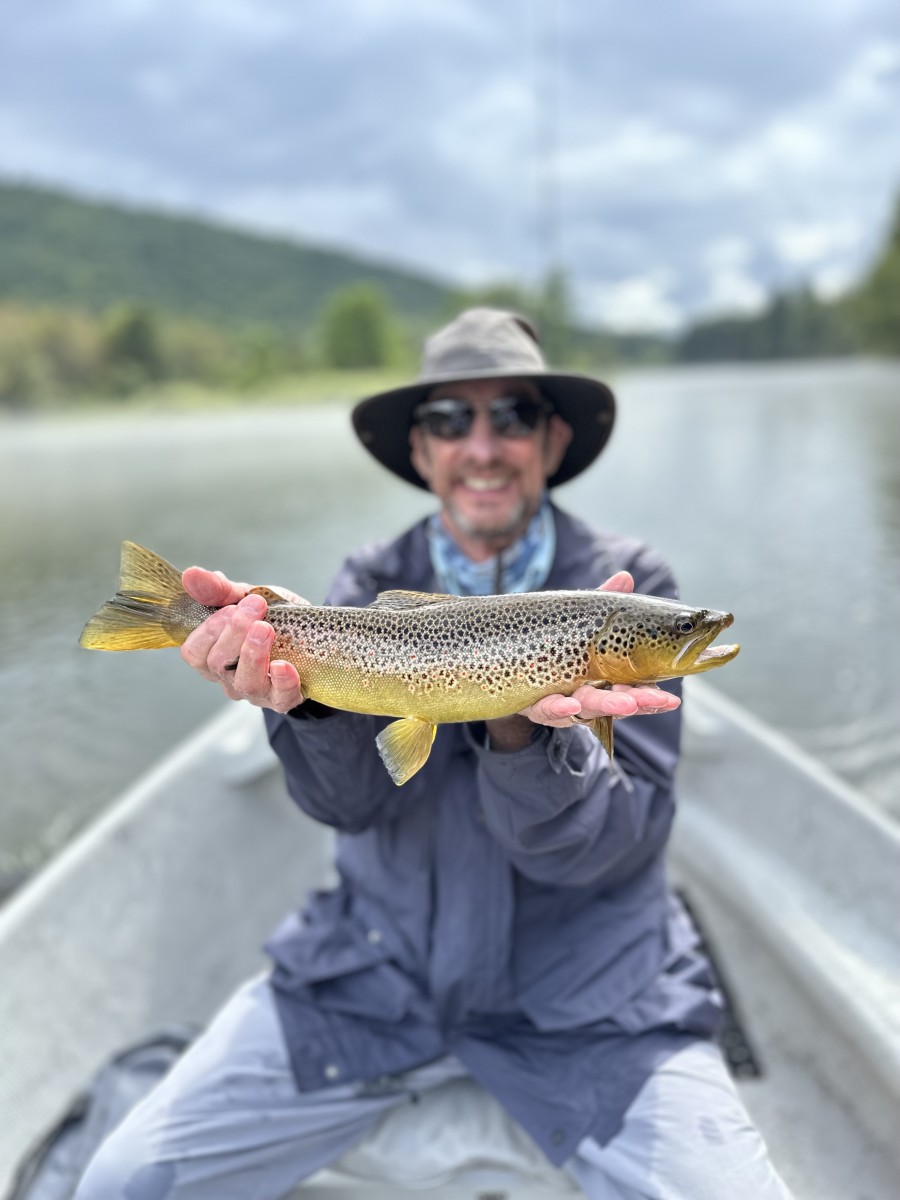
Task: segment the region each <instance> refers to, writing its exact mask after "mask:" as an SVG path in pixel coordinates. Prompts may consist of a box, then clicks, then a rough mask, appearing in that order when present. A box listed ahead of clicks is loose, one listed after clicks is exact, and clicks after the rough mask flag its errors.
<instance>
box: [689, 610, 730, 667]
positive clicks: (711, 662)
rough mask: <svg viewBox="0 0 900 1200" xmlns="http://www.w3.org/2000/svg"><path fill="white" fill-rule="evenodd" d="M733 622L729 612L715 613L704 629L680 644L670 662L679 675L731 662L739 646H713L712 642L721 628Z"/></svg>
mask: <svg viewBox="0 0 900 1200" xmlns="http://www.w3.org/2000/svg"><path fill="white" fill-rule="evenodd" d="M733 622H734V617H733V616H732V614H731V613H720V614H717V615H716V617H715V619H712V620H710V621H709V624H708V626H707V628H706V629H704V630H702V632H700V633H698V634H697V636H696V637H694V638H691V640H690V641H689V642H686V643H685V644H684V646H682V648H681V649H680V650H679V652H678V654H677V656H676V658H675V661H674V663H673V664H672V665H673V667H675V668H676V669H677V670H678V672H679V674H681V675H696V674H698V673H699V672H701V671H711V670H712V669H713V667H722V666H724V665H725V663H728V662H731V660H732V659H733V658H736V657H737V654H738V652H739V651H740V646H739V645H723V646H714V645H712V643H713V642H714V641H715V640H716V638H717V637H718V636H719V634H720V633H721V632H722V630H723V629H727V628H728V626H729V625H731V624H733Z"/></svg>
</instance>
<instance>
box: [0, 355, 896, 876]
mask: <svg viewBox="0 0 900 1200" xmlns="http://www.w3.org/2000/svg"><path fill="white" fill-rule="evenodd" d="M898 383H900V370H898V369H897V368H895V367H890V366H880V365H878V364H841V365H835V364H822V365H815V366H809V365H807V366H787V367H781V368H777V369H776V368H771V367H765V368H753V369H742V370H737V369H724V368H716V369H705V370H692V371H677V372H676V371H660V372H646V373H642V374H635V375H631V376H629V377H627V378H623V379H621V380H619V381H618V386H617V390H618V392H619V396H620V401H621V404H620V414H621V415H620V421H619V425H618V428H617V430H616V433H615V436H614V437H613V440H612V442H611V444H610V447H609V449H608V451H607V453H606V454H605V455H604V457H603V458H602V460H601V461H600V463H598V465H597V466H596V467H595V468H594V469H592V470H591V471H589V472H588V473H587V474H586V475H585V476H583V477H581V478H580V479H578V480H576V481H575V482H573V483H572V484H570V485H568V486H567V487H565V488H563V489H561V490H560V491H559V493H558V499H559V501H560V503H561V504H563V506H565V507H568V508H569V509H571V510H572V511H574V512H577V513H579V514H581V515H582V516H584V517H585V518H586V519H587V520H589V521H591V522H593V523H595V524H598V525H601V526H606V527H609V528H614V529H619V530H622V531H625V532H629V533H632V534H635V535H637V536H639V537H642V538H645V539H646V540H648V541H650V542H651V543H653V544H654V545H656V546H658V548H659V549H660V550H661V551H662V552H663V553H664V554H665V555H666V556H667V557H668V558H669V559H670V560H671V562H672V563H673V564H674V565H675V568H676V573H677V575H678V577H679V579H680V581H681V587H682V594H683V595H684V596H685V599H687V600H688V601H690V602H692V603H693V602H696V603H703V604H708V605H712V606H715V607H723V608H730V609H732V610H733V611H734V612H735V615H736V624H735V636H736V637H738V638H739V639H740V640H741V641H742V643H743V646H744V650H743V653H742V655H741V657H740V658H739V659H738V660H737V661H736V662H735V664H734V665H733V666H731V667H729V668H728V670H727V671H723V672H721V674H720V675H719V676H717V678H716V681H715V682H716V684H717V685H718V686H720V687H722V688H723V689H725V690H726V691H728V692H729V693H730V694H731V695H733V696H734V697H735V698H736V699H738V700H740V701H742V702H743V703H745V704H747V705H748V706H749V707H750V708H752V709H754V710H756V711H757V712H759V713H760V714H761V715H763V716H765V717H767V718H768V719H769V720H771V721H773V722H774V723H776V724H777V725H779V726H781V727H782V728H784V729H785V730H786V731H787V732H789V733H791V734H792V735H795V736H797V737H798V738H799V739H800V740H801V742H803V743H804V744H806V745H807V746H808V747H810V748H812V749H813V750H814V751H815V752H816V753H819V754H821V755H822V756H823V757H825V758H826V759H827V760H828V761H830V762H831V763H832V764H833V765H834V766H835V767H837V768H838V769H839V770H841V771H842V772H843V773H844V774H845V775H846V776H847V777H848V778H850V779H851V780H852V781H854V782H856V783H858V784H860V785H861V786H863V787H864V788H865V789H866V790H867V791H868V792H869V794H870V795H872V796H873V798H874V799H875V800H876V801H878V802H879V803H881V804H882V805H884V806H885V807H888V808H890V807H891V806H892V805H893V806H894V811H895V812H897V813H900V801H898V800H897V795H898V791H900V789H898V786H897V785H898V782H900V746H898V737H900V735H898V733H897V731H898V730H900V700H898V697H897V695H896V687H895V684H894V679H895V678H896V676H897V674H898V669H900V639H898V638H897V635H896V623H897V617H898V602H897V596H898V583H900V516H898V514H900V389H898ZM429 508H430V500H429V497H428V496H427V495H425V494H424V493H418V492H416V491H414V490H413V489H411V488H409V487H407V486H406V485H404V484H402V483H400V482H398V481H395V480H393V478H392V477H390V476H388V475H387V474H386V473H385V472H383V471H382V470H380V469H379V468H378V467H377V466H375V464H374V463H372V462H371V460H370V459H369V458H368V456H367V455H365V454H364V452H363V451H362V450H361V448H359V447H358V446H357V445H356V443H355V441H354V440H353V438H352V437H351V435H350V433H349V429H348V416H347V411H346V410H345V409H342V408H340V407H331V408H328V409H308V408H304V409H298V410H297V411H294V412H289V411H285V410H283V409H279V410H277V411H254V412H251V413H234V412H229V413H226V414H223V415H221V416H212V415H204V416H193V415H192V416H180V417H177V418H158V417H149V416H145V417H138V418H134V419H132V420H129V421H125V422H122V421H119V420H115V419H111V418H108V417H103V418H101V417H91V418H86V419H84V420H83V421H79V422H63V423H55V424H42V423H35V424H30V425H27V424H26V425H15V424H8V425H5V426H3V428H2V443H0V513H2V522H3V531H4V536H3V540H2V545H0V711H2V715H3V724H4V730H5V734H6V737H5V739H4V741H5V749H4V763H3V774H4V779H5V783H6V787H5V789H4V790H5V796H6V803H5V804H4V806H3V814H2V818H0V819H2V826H0V830H2V833H0V875H2V873H3V871H4V870H9V869H11V868H12V866H13V865H14V864H15V863H16V862H19V861H21V860H23V859H24V860H25V861H26V862H33V861H36V860H38V859H39V858H41V857H42V856H44V855H45V854H46V853H47V852H48V851H49V850H51V849H53V848H54V847H55V846H56V845H58V844H59V843H60V842H62V841H64V840H65V839H66V838H67V837H68V836H70V834H71V832H72V830H74V829H75V828H77V827H79V826H80V825H81V824H83V822H84V821H85V820H86V819H87V818H88V817H89V816H90V815H91V814H93V813H94V812H95V811H97V809H98V808H99V807H101V806H102V805H103V804H105V803H106V801H107V800H108V799H109V798H110V797H111V796H112V795H114V794H115V793H116V791H118V790H119V789H120V788H121V787H122V786H124V785H125V784H126V783H128V782H129V781H130V780H131V778H132V777H133V776H134V774H135V773H136V772H137V771H140V770H142V769H144V768H146V767H148V766H150V765H151V764H152V762H153V761H154V760H155V759H156V758H157V757H158V755H159V754H160V753H162V752H163V751H164V750H165V749H166V748H167V747H168V746H169V745H171V744H172V742H173V741H174V740H176V739H177V738H178V737H180V736H181V735H182V734H183V733H185V732H186V731H187V730H189V729H190V728H191V727H192V726H193V725H195V724H196V723H197V722H198V721H199V720H200V719H202V718H203V717H204V716H205V715H207V714H208V713H210V712H212V711H214V710H215V709H216V707H217V706H218V705H219V704H220V702H221V701H220V697H219V694H218V693H217V692H216V691H215V689H213V688H211V687H209V686H208V685H206V684H204V683H203V682H202V681H200V680H197V679H194V678H192V677H191V676H190V675H189V674H188V673H187V672H186V671H185V670H184V669H183V668H182V665H181V663H180V662H179V661H178V657H177V655H176V654H174V653H162V654H158V655H116V656H112V655H99V654H97V655H90V654H85V653H84V652H83V651H80V650H79V649H78V647H77V644H76V643H77V637H78V633H79V631H80V629H81V625H82V624H83V622H84V620H85V619H86V617H87V616H88V615H89V614H90V613H91V612H92V611H93V609H94V608H95V607H96V606H97V604H98V602H99V601H100V600H102V599H104V598H105V596H106V594H107V593H108V592H110V591H112V590H113V585H114V583H115V577H116V568H117V557H118V550H117V547H118V543H119V541H120V540H121V539H122V538H126V537H127V538H132V539H133V540H136V541H140V542H144V543H145V544H147V545H149V546H150V547H152V548H153V549H156V550H158V551H159V552H160V553H163V554H165V555H166V557H168V558H170V559H171V560H172V561H174V562H176V563H178V564H179V565H187V564H188V563H191V562H195V561H198V560H199V561H201V562H202V563H204V564H205V565H211V566H215V567H220V568H221V569H223V570H225V571H227V572H229V573H230V574H233V575H236V576H239V577H244V578H249V579H253V580H255V581H267V582H272V583H278V582H280V583H284V584H286V585H288V586H291V587H294V588H296V589H297V590H298V591H301V592H302V593H303V594H305V595H306V596H307V597H308V598H309V599H311V600H313V601H316V600H319V599H321V598H322V596H323V595H324V592H325V590H326V588H327V585H328V581H329V579H330V578H331V576H332V575H333V573H334V571H335V570H336V569H337V567H338V565H339V563H340V560H341V558H342V557H343V555H344V553H346V552H347V551H348V550H349V549H351V548H353V547H355V546H357V545H359V544H360V543H361V542H364V541H367V540H370V539H373V538H377V537H383V536H387V535H389V534H391V533H393V532H395V531H397V530H399V529H401V528H402V527H404V526H405V525H406V524H408V523H409V522H410V521H412V520H414V519H415V518H416V517H418V516H419V515H421V514H422V513H423V512H425V511H428V509H429Z"/></svg>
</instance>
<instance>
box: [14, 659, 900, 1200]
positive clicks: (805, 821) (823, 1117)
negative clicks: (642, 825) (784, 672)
mask: <svg viewBox="0 0 900 1200" xmlns="http://www.w3.org/2000/svg"><path fill="white" fill-rule="evenodd" d="M686 692H687V696H688V700H687V703H686V707H685V712H686V731H685V754H684V759H683V763H682V767H681V772H680V787H679V794H680V810H679V815H678V818H677V822H676V832H675V837H674V843H673V851H672V855H671V863H672V872H673V876H674V878H675V881H676V883H677V885H678V886H679V888H680V889H681V890H682V893H683V895H684V896H685V898H686V899H687V901H688V903H689V905H690V906H691V907H692V909H693V910H694V911H695V913H696V915H697V916H698V918H699V920H700V923H701V925H702V927H703V929H704V932H705V935H706V937H707V940H708V943H709V946H710V949H711V951H712V952H713V955H714V958H715V960H716V962H717V964H718V966H719V969H720V972H721V974H722V979H723V982H724V984H725V986H726V990H727V992H728V994H729V996H730V998H731V1001H732V1005H733V1013H732V1022H731V1025H730V1027H729V1028H727V1029H726V1032H725V1037H726V1039H727V1040H728V1044H727V1046H726V1049H728V1050H729V1051H730V1057H731V1061H732V1065H733V1067H734V1070H735V1074H736V1075H737V1077H738V1084H739V1087H740V1089H741V1091H742V1094H743V1096H744V1100H745V1102H746V1104H747V1106H748V1108H749V1109H750V1111H751V1113H752V1115H753V1117H754V1119H755V1120H756V1121H757V1123H758V1124H759V1126H760V1127H761V1128H762V1130H763V1132H764V1134H765V1137H766V1140H767V1142H768V1144H769V1148H770V1151H771V1153H772V1156H773V1158H774V1160H775V1162H776V1163H777V1165H778V1167H779V1169H780V1170H781V1172H782V1174H783V1175H784V1177H785V1179H786V1181H787V1182H788V1184H789V1186H790V1187H791V1188H792V1189H793V1191H794V1194H795V1195H796V1197H797V1198H798V1200H892V1198H894V1197H896V1196H897V1195H898V1194H900V1184H898V1180H900V1147H898V1144H897V1137H896V1134H897V1130H898V1129H900V935H898V925H897V916H896V914H897V913H898V912H900V831H898V829H897V827H896V826H895V825H893V824H891V823H890V822H889V821H887V820H886V819H885V818H884V817H883V816H882V815H881V814H880V813H879V812H877V811H876V810H875V809H874V808H873V807H872V806H871V805H870V804H869V802H868V801H867V800H866V799H865V798H864V797H863V796H861V795H859V794H858V793H856V792H854V791H853V790H852V789H851V788H849V787H848V786H846V785H845V784H843V783H841V782H840V781H838V780H837V779H836V778H835V777H834V776H833V775H831V774H830V773H829V772H827V771H826V770H825V769H824V768H823V767H821V766H820V765H819V764H818V763H816V762H815V761H814V760H812V759H810V758H808V757H807V756H805V755H803V754H802V753H801V752H800V751H799V750H798V749H797V748H796V747H794V746H793V745H792V744H791V743H789V742H788V741H787V740H786V739H784V738H782V737H781V736H780V735H779V734H778V733H776V732H775V731H774V730H772V729H771V728H768V727H767V726H765V725H764V724H763V723H761V722H760V721H758V720H756V719H755V718H753V717H751V716H750V715H749V714H748V713H746V712H745V711H743V710H742V709H740V708H739V707H738V706H736V705H735V704H734V703H732V702H730V701H728V700H726V699H725V698H724V697H723V696H721V695H720V694H719V693H718V692H717V691H716V690H714V689H713V688H711V687H709V686H708V685H707V684H704V683H699V682H697V681H696V680H689V681H687V688H686ZM330 836H331V835H330V834H329V832H328V831H327V830H326V829H324V828H323V827H321V826H318V825H316V824H315V823H313V822H312V821H310V820H308V819H307V818H305V817H303V816H302V814H299V813H298V811H297V809H296V808H295V807H294V806H293V805H292V804H291V803H290V801H289V800H288V799H287V798H286V795H285V793H284V789H283V785H282V783H281V776H280V771H279V769H278V765H277V761H276V760H275V758H274V755H272V753H271V751H270V750H269V748H268V745H267V743H266V741H265V737H264V734H263V729H262V721H261V717H260V714H259V712H258V711H257V710H256V709H252V708H250V707H249V706H243V705H233V706H229V707H228V709H227V710H226V711H225V712H223V713H222V714H221V715H220V716H219V717H217V718H215V719H214V720H213V721H212V722H211V723H210V724H208V725H207V726H205V727H204V728H202V729H201V730H200V731H199V732H198V733H196V734H195V735H194V736H193V737H191V738H190V739H189V740H188V741H186V742H185V743H184V744H183V745H182V746H181V747H179V748H178V749H176V750H175V751H174V752H173V753H172V754H171V755H170V756H169V757H167V758H166V759H165V760H164V761H162V762H161V763H160V764H158V766H157V767H156V768H155V769H154V770H153V771H151V772H150V773H149V774H148V775H146V776H145V777H144V778H142V779H141V780H139V781H138V782H137V783H136V784H135V786H134V787H133V788H132V789H131V790H129V791H128V793H127V794H125V795H124V796H122V797H121V799H119V800H118V801H117V802H116V803H115V804H113V805H112V806H111V807H110V808H109V809H108V810H107V811H106V813H105V814H104V815H103V816H102V817H101V818H100V819H99V820H98V821H97V822H96V823H95V824H94V825H93V826H91V827H90V828H88V829H87V830H86V831H85V832H84V833H83V834H82V835H81V836H80V837H79V838H78V839H76V840H75V841H74V842H73V843H71V844H70V845H69V846H68V847H67V848H66V849H65V850H64V851H63V852H62V853H61V854H60V855H59V856H58V858H57V859H55V860H54V861H53V862H51V863H50V864H49V865H48V866H47V867H46V868H45V869H44V870H43V871H42V872H41V873H40V874H39V875H37V876H36V877H35V878H34V879H32V880H31V881H30V882H28V883H27V884H26V885H25V886H24V887H22V888H21V889H20V890H19V891H18V892H16V893H15V894H14V895H13V897H12V898H11V899H10V900H9V901H8V902H7V904H6V905H5V906H4V907H3V908H2V909H0V981H2V985H0V1063H2V1069H0V1195H5V1194H6V1192H7V1189H8V1188H9V1187H10V1186H11V1184H12V1181H13V1179H14V1177H15V1174H16V1169H17V1164H19V1163H20V1162H21V1161H22V1159H23V1157H24V1156H25V1155H26V1153H27V1152H28V1150H29V1148H30V1147H32V1146H33V1145H34V1144H35V1143H37V1142H39V1141H40V1139H41V1138H42V1136H43V1135H44V1134H45V1133H46V1131H47V1130H48V1129H49V1128H51V1127H52V1126H53V1124H54V1122H56V1121H58V1120H59V1118H60V1116H61V1114H62V1113H64V1112H65V1111H66V1109H67V1107H68V1106H69V1105H70V1104H71V1101H72V1098H73V1096H75V1095H77V1094H78V1093H79V1091H80V1090H81V1089H83V1088H84V1087H85V1085H86V1084H87V1083H88V1082H89V1080H90V1079H91V1078H92V1076H93V1075H94V1073H95V1072H96V1071H97V1070H98V1068H99V1067H100V1066H101V1065H102V1064H103V1063H105V1062H107V1061H108V1060H109V1059H110V1058H111V1057H112V1056H113V1055H114V1054H116V1053H117V1052H118V1051H120V1050H122V1049H123V1048H124V1047H126V1046H128V1045H130V1044H132V1043H135V1042H137V1041H139V1040H140V1039H141V1038H143V1037H145V1036H146V1035H148V1034H150V1033H153V1032H156V1031H158V1030H161V1029H166V1028H171V1027H183V1026H186V1025H187V1026H200V1025H202V1023H203V1022H205V1021H206V1020H207V1019H208V1017H209V1016H210V1015H211V1014H212V1013H213V1012H214V1011H215V1009H216V1007H217V1006H218V1005H219V1003H220V1002H221V1001H222V1000H223V999H224V998H225V997H226V996H227V995H228V994H229V992H230V991H231V990H232V988H233V987H234V986H236V985H237V984H238V983H239V982H240V981H241V980H243V979H244V978H246V977H247V976H248V975H250V974H252V973H253V972H254V971H256V970H260V969H263V968H264V966H265V961H264V959H263V957H262V955H261V953H260V951H259V949H258V948H259V946H260V944H261V942H262V940H263V938H264V936H265V934H266V933H267V932H268V931H269V930H270V929H271V927H272V926H273V925H274V924H275V923H276V921H277V920H278V918H279V917H280V916H281V915H282V914H283V913H284V912H285V911H286V910H287V909H288V908H290V907H291V906H295V905H296V904H298V903H299V902H300V900H301V899H302V896H303V894H304V893H305V891H307V890H308V889H309V888H310V887H314V886H321V885H322V884H323V883H325V882H327V879H328V871H329V857H330V854H329V850H330ZM756 1065H758V1067H759V1073H757V1072H756V1071H755V1069H754V1067H755V1066H756ZM398 1194H403V1195H412V1196H414V1195H423V1196H429V1197H434V1198H435V1200H438V1198H441V1200H463V1198H466V1200H479V1198H480V1200H488V1198H489V1200H503V1198H504V1197H510V1198H514V1197H515V1198H521V1200H536V1198H537V1197H552V1196H559V1197H562V1196H573V1195H576V1196H577V1195H578V1194H580V1193H579V1192H578V1190H577V1189H576V1188H575V1186H574V1184H573V1183H572V1182H571V1181H570V1180H569V1178H568V1176H567V1175H565V1174H564V1173H563V1172H560V1171H556V1170H554V1169H553V1168H551V1167H550V1166H549V1165H548V1164H547V1163H546V1162H545V1161H544V1160H543V1158H542V1156H541V1155H540V1154H539V1152H538V1151H536V1149H535V1148H534V1147H533V1146H532V1145H531V1143H530V1141H529V1139H528V1138H527V1137H526V1136H525V1135H524V1134H523V1133H522V1132H521V1131H520V1130H518V1129H517V1128H516V1127H515V1126H514V1124H513V1123H512V1122H511V1121H510V1120H509V1119H508V1118H506V1116H505V1114H504V1113H503V1112H502V1111H501V1110H500V1109H499V1107H498V1106H497V1105H496V1104H495V1102H494V1101H493V1100H492V1099H491V1098H490V1097H488V1096H486V1095H484V1094H483V1093H481V1092H480V1091H479V1090H478V1089H477V1088H476V1087H475V1086H474V1085H473V1084H470V1083H466V1082H456V1083H453V1084H451V1085H448V1086H447V1087H446V1088H445V1089H444V1090H443V1091H440V1092H438V1093H435V1094H432V1095H429V1096H427V1097H424V1098H423V1099H422V1101H421V1102H420V1103H419V1104H417V1105H414V1106H413V1105H410V1106H408V1107H404V1108H401V1109H399V1110H397V1111H396V1112H395V1113H393V1114H391V1115H390V1116H389V1117H388V1118H386V1119H385V1120H384V1121H383V1123H382V1124H381V1125H380V1126H379V1127H378V1128H377V1129H376V1130H375V1131H374V1133H373V1135H372V1136H371V1137H370V1138H369V1139H368V1141H367V1142H366V1143H364V1144H363V1145H362V1146H360V1147H359V1148H357V1149H356V1150H355V1151H353V1152H352V1153H351V1154H350V1155H348V1156H347V1157H346V1158H345V1159H344V1160H342V1162H341V1163H340V1164H337V1166H336V1168H335V1169H332V1170H329V1171H327V1172H323V1173H321V1174H319V1175H317V1176H316V1177H315V1178H313V1179H311V1180H309V1181H307V1182H306V1183H305V1184H304V1185H303V1186H302V1187H301V1188H300V1189H298V1191H297V1193H296V1196H297V1197H298V1200H299V1198H300V1197H306V1198H309V1200H326V1198H330V1200H351V1198H359V1200H385V1198H387V1197H391V1198H392V1200H395V1198H396V1197H397V1195H398Z"/></svg>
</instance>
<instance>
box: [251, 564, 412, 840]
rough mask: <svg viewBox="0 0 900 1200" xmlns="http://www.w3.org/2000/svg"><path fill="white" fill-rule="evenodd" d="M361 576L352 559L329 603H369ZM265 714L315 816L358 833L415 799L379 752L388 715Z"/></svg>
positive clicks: (295, 786) (293, 783)
mask: <svg viewBox="0 0 900 1200" xmlns="http://www.w3.org/2000/svg"><path fill="white" fill-rule="evenodd" d="M359 575H360V573H359V571H357V569H356V567H355V565H354V561H353V560H352V559H348V560H347V562H345V563H344V565H343V567H342V568H341V570H340V572H339V573H338V576H337V578H336V579H335V581H334V583H333V584H332V587H331V590H330V592H329V594H328V597H327V599H326V603H327V604H360V605H364V604H368V603H369V602H370V601H371V600H372V599H373V596H372V594H371V590H367V589H366V586H365V583H363V582H361V581H360V578H359ZM264 716H265V721H266V729H267V731H268V734H269V741H270V742H271V744H272V749H273V750H274V751H275V753H276V754H277V755H278V757H279V758H280V759H281V765H282V767H283V768H284V774H285V782H286V784H287V789H288V793H289V794H290V796H291V798H292V799H293V800H294V801H295V802H296V803H297V804H298V805H299V806H300V808H302V809H303V811H304V812H306V813H308V814H309V816H311V817H313V818H314V819H315V820H317V821H321V822H322V823H323V824H326V825H332V826H334V827H335V828H336V829H339V830H341V831H342V832H344V833H358V832H360V831H361V830H363V829H366V828H368V827H369V826H370V825H373V824H375V823H376V822H377V821H379V820H382V819H385V818H390V817H393V816H396V815H397V814H398V813H399V812H401V811H402V810H403V809H404V808H405V807H406V806H407V805H408V804H410V803H411V802H412V799H413V797H412V795H411V794H410V793H409V792H408V791H407V789H403V788H398V787H396V786H395V784H394V783H393V781H392V780H391V777H390V775H389V774H388V773H387V771H386V770H385V768H384V765H383V764H382V762H381V759H380V757H379V755H378V751H377V749H376V746H375V738H376V736H377V734H378V732H379V730H380V729H382V728H383V727H384V725H386V724H387V721H386V720H385V719H384V718H378V717H371V716H364V715H362V714H360V713H351V712H343V711H339V710H337V709H324V708H323V707H322V706H319V705H316V706H313V705H312V704H310V706H309V708H308V709H307V708H306V705H300V707H299V708H297V709H294V710H293V713H275V712H269V711H266V712H265V713H264Z"/></svg>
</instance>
